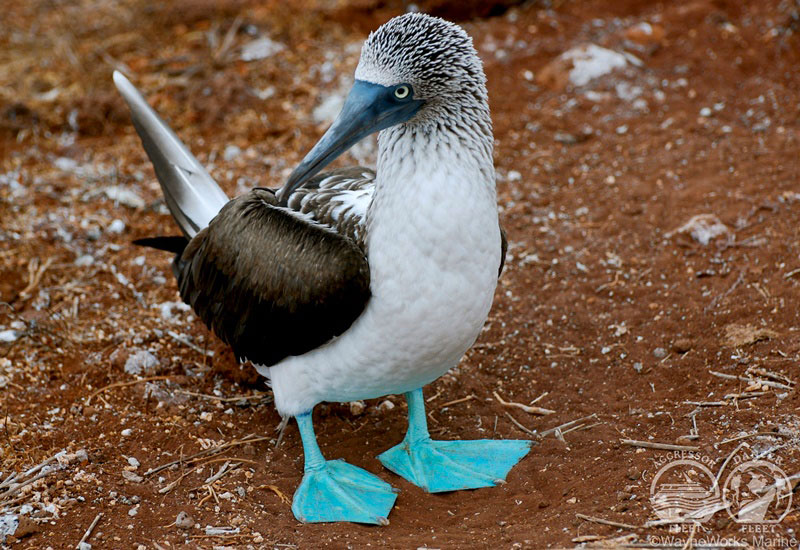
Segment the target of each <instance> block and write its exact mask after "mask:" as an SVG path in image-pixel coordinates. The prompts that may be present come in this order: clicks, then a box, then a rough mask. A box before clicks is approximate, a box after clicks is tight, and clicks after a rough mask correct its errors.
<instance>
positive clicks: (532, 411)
mask: <svg viewBox="0 0 800 550" xmlns="http://www.w3.org/2000/svg"><path fill="white" fill-rule="evenodd" d="M492 395H494V398H495V399H497V402H498V403H500V404H501V405H503V406H504V407H515V408H517V409H522V410H523V411H525V412H526V413H529V414H538V415H540V416H545V415H548V414H553V413H554V412H556V411H552V410H550V409H544V408H542V407H532V406H530V405H524V404H522V403H515V402H513V401H505V400H504V399H503V398H502V397H500V395H498V393H497V392H496V391H495V392H492Z"/></svg>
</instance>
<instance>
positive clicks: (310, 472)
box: [292, 413, 398, 525]
mask: <svg viewBox="0 0 800 550" xmlns="http://www.w3.org/2000/svg"><path fill="white" fill-rule="evenodd" d="M296 418H297V427H298V428H299V429H300V437H301V438H302V439H303V451H304V452H305V457H306V463H305V471H304V473H303V481H301V482H300V487H298V488H297V491H295V493H294V498H293V499H292V512H293V513H294V517H296V518H297V519H298V520H300V521H302V522H304V523H320V522H329V521H352V522H355V523H374V524H377V525H386V524H388V523H389V520H388V519H386V518H387V516H388V515H389V512H390V511H391V509H392V506H394V501H395V499H396V498H397V493H398V490H397V489H394V488H393V487H392V486H391V485H389V484H388V483H386V482H385V481H383V480H382V479H380V478H379V477H377V476H375V475H373V474H371V473H369V472H367V471H366V470H362V469H361V468H358V467H356V466H353V465H352V464H348V463H347V462H345V461H344V460H325V458H324V457H323V456H322V452H321V451H320V449H319V445H317V438H316V436H315V435H314V426H313V425H312V423H311V413H305V414H301V415H298V416H297V417H296Z"/></svg>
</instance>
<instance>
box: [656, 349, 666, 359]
mask: <svg viewBox="0 0 800 550" xmlns="http://www.w3.org/2000/svg"><path fill="white" fill-rule="evenodd" d="M666 356H667V350H665V349H664V348H656V349H654V350H653V357H655V358H656V359H663V358H664V357H666Z"/></svg>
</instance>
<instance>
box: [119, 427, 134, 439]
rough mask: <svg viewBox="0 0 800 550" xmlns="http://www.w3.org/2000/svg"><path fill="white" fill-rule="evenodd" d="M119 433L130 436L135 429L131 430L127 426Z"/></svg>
mask: <svg viewBox="0 0 800 550" xmlns="http://www.w3.org/2000/svg"><path fill="white" fill-rule="evenodd" d="M119 433H120V435H122V437H130V435H131V434H132V433H133V430H131V429H130V428H125V429H124V430H122V431H121V432H119Z"/></svg>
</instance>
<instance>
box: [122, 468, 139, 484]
mask: <svg viewBox="0 0 800 550" xmlns="http://www.w3.org/2000/svg"><path fill="white" fill-rule="evenodd" d="M122 477H123V478H125V479H126V480H128V481H130V482H131V483H141V482H142V481H144V478H143V477H142V476H140V475H139V474H135V473H133V472H130V471H128V470H122Z"/></svg>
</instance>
